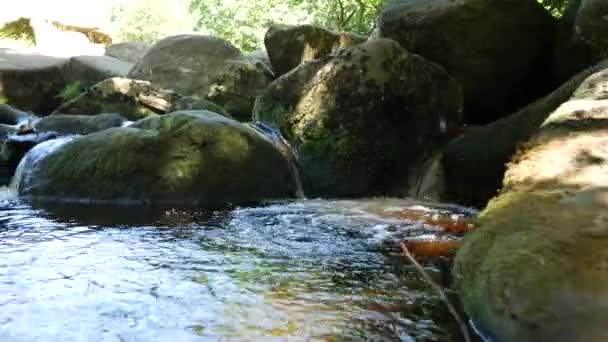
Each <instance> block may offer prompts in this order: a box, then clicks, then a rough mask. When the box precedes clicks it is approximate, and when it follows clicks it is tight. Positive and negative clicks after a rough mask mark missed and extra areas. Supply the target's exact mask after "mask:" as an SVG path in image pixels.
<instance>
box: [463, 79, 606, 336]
mask: <svg viewBox="0 0 608 342" xmlns="http://www.w3.org/2000/svg"><path fill="white" fill-rule="evenodd" d="M606 89H608V69H607V68H604V69H603V70H601V71H598V72H596V73H594V74H592V75H590V76H589V77H587V78H586V79H585V81H584V82H583V83H582V84H580V85H579V87H578V88H577V89H576V90H575V91H574V92H573V94H572V96H571V98H570V99H569V101H567V102H565V103H563V104H562V105H561V106H560V107H559V108H558V109H557V110H555V111H554V112H552V114H551V115H549V116H548V118H546V120H544V121H543V123H542V124H541V125H540V128H539V129H538V131H536V132H535V134H534V135H533V136H532V138H531V139H529V140H528V141H527V142H526V144H524V145H522V146H521V147H520V149H519V152H518V154H517V155H516V156H515V157H514V158H513V159H512V161H511V163H510V164H509V166H508V170H507V173H506V175H505V179H504V182H503V184H504V185H503V189H502V191H501V194H500V195H499V196H498V197H496V198H495V199H493V200H492V201H491V202H490V204H489V205H488V207H487V208H486V209H485V210H484V211H483V212H482V214H481V215H480V217H479V220H478V224H477V228H476V229H475V230H474V231H473V232H472V233H470V234H469V235H468V236H467V237H466V238H465V241H464V244H463V246H462V248H461V249H460V250H459V252H458V254H457V257H456V261H455V268H454V274H455V279H456V283H457V286H458V291H459V293H460V295H461V299H462V302H463V304H464V308H465V310H466V312H467V313H468V314H469V316H470V317H471V318H472V319H473V321H474V322H475V323H476V325H477V327H478V328H479V329H480V330H481V331H482V332H483V333H484V334H486V335H487V336H488V337H489V338H490V339H491V340H495V341H605V340H606V339H608V330H606V317H608V272H607V266H606V260H608V215H607V214H606V213H607V212H608V187H607V186H606V184H608V150H607V149H606V146H608V125H607V122H608V102H607V101H606V98H607V97H606V95H607V94H606Z"/></svg>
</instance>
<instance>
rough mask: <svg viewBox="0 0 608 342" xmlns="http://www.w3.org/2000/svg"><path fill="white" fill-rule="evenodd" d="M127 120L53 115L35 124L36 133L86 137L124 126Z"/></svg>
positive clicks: (113, 116) (107, 117) (111, 115)
mask: <svg viewBox="0 0 608 342" xmlns="http://www.w3.org/2000/svg"><path fill="white" fill-rule="evenodd" d="M126 121H127V119H125V118H124V117H122V116H121V115H119V114H111V113H106V114H98V115H51V116H47V117H44V118H42V119H40V120H38V121H36V122H35V123H34V124H33V129H34V131H35V132H38V133H42V132H56V133H60V134H81V135H86V134H90V133H94V132H99V131H103V130H105V129H108V128H112V127H120V126H122V125H123V124H124V123H125V122H126Z"/></svg>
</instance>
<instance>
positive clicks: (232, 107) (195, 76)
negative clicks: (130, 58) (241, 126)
mask: <svg viewBox="0 0 608 342" xmlns="http://www.w3.org/2000/svg"><path fill="white" fill-rule="evenodd" d="M129 77H130V78H135V79H142V80H148V81H151V82H152V83H154V84H155V85H158V86H160V87H164V88H168V89H173V90H175V91H176V92H178V93H180V94H182V95H185V96H199V97H203V98H207V99H209V100H211V101H213V102H215V103H217V104H218V105H220V106H222V107H223V108H224V109H225V110H226V111H228V112H229V113H230V114H231V115H232V116H234V117H235V118H238V119H241V120H249V119H250V118H251V108H252V106H253V101H254V100H255V97H256V95H257V93H258V92H259V91H260V90H261V89H263V88H264V87H265V86H266V85H267V84H268V83H269V82H270V78H269V77H268V76H267V71H266V70H265V68H264V67H259V66H258V65H257V64H256V63H253V62H252V61H251V60H249V59H247V58H246V57H244V56H243V55H242V54H241V52H240V51H239V50H238V49H237V48H236V47H234V46H233V45H232V44H230V43H229V42H227V41H225V40H223V39H220V38H215V37H210V36H201V35H178V36H171V37H168V38H165V39H163V40H161V41H159V42H158V43H156V44H155V45H153V46H152V47H151V48H150V50H149V51H148V52H147V53H146V54H145V55H144V57H143V58H142V59H141V60H140V61H139V62H138V63H137V64H136V65H135V66H134V68H133V69H132V70H131V72H130V73H129Z"/></svg>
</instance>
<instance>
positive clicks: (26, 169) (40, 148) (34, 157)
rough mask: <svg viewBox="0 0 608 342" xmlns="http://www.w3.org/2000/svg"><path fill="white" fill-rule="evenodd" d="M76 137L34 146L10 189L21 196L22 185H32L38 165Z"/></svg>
mask: <svg viewBox="0 0 608 342" xmlns="http://www.w3.org/2000/svg"><path fill="white" fill-rule="evenodd" d="M75 137H76V136H74V135H70V136H64V137H61V138H57V139H52V140H48V141H45V142H43V143H40V144H38V145H36V146H34V148H32V149H31V150H30V151H29V152H28V153H27V154H26V155H25V156H24V157H23V159H21V161H20V162H19V165H18V166H17V169H16V170H15V175H14V176H13V179H12V180H11V184H10V186H9V189H10V190H11V191H14V192H15V193H16V194H19V191H20V188H21V186H22V184H30V182H31V179H30V177H31V174H32V173H33V171H34V170H35V168H36V167H37V166H38V164H40V162H41V161H42V160H43V159H44V158H45V157H47V156H48V155H50V154H51V153H53V152H55V151H57V150H58V149H59V148H60V147H61V146H63V145H65V144H66V143H68V142H70V141H72V140H73V139H74V138H75Z"/></svg>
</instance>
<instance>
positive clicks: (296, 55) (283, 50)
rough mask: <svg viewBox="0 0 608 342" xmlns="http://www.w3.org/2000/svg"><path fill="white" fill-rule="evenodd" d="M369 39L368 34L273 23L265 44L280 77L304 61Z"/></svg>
mask: <svg viewBox="0 0 608 342" xmlns="http://www.w3.org/2000/svg"><path fill="white" fill-rule="evenodd" d="M366 40H367V37H365V36H361V35H357V34H353V33H347V32H340V33H335V32H331V31H329V30H326V29H324V28H321V27H317V26H312V25H299V26H289V25H273V26H272V27H270V29H269V30H268V32H266V36H265V37H264V45H266V50H267V51H268V57H269V59H270V62H271V64H272V69H273V70H274V72H275V74H276V76H280V75H283V74H286V73H288V72H289V71H291V70H293V69H294V68H295V67H297V66H298V65H300V64H302V63H304V62H307V61H311V60H313V59H317V58H320V57H326V56H328V55H330V54H332V53H336V52H337V51H338V50H339V49H343V48H347V47H350V46H353V45H356V44H360V43H363V42H365V41H366Z"/></svg>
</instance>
